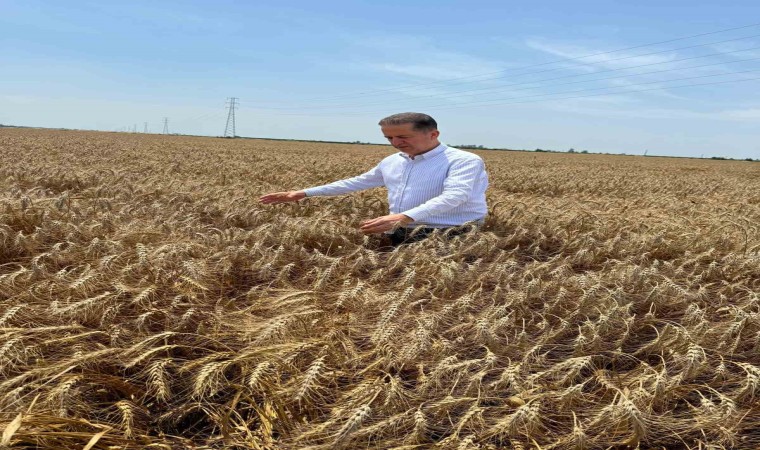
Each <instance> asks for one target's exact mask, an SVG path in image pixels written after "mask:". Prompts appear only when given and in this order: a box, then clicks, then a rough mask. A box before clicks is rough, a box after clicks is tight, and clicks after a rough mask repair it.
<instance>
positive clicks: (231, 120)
mask: <svg viewBox="0 0 760 450" xmlns="http://www.w3.org/2000/svg"><path fill="white" fill-rule="evenodd" d="M237 100H238V99H237V97H230V98H228V99H227V104H228V105H229V111H228V112H227V125H226V126H225V127H224V137H232V138H234V137H235V108H237ZM230 132H232V134H230Z"/></svg>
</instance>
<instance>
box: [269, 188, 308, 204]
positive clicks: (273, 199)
mask: <svg viewBox="0 0 760 450" xmlns="http://www.w3.org/2000/svg"><path fill="white" fill-rule="evenodd" d="M302 198H306V192H304V191H289V192H273V193H271V194H266V195H262V196H261V197H259V202H261V203H263V204H265V205H269V204H277V203H287V202H297V201H298V200H301V199H302Z"/></svg>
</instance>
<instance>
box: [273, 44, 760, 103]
mask: <svg viewBox="0 0 760 450" xmlns="http://www.w3.org/2000/svg"><path fill="white" fill-rule="evenodd" d="M757 49H760V47H752V48H747V49H743V50H735V51H731V52H719V53H711V54H708V55H702V56H692V57H689V58H681V59H675V60H670V61H663V62H656V63H647V64H639V65H636V66H629V67H622V68H619V69H607V70H601V71H598V72H594V73H588V74H573V75H563V76H561V77H552V78H544V79H540V80H534V81H523V82H519V83H508V84H503V85H499V86H492V87H489V88H479V89H467V90H463V91H454V92H451V93H449V94H446V95H429V96H426V97H425V98H436V99H451V98H454V97H462V96H472V95H485V94H493V93H496V92H504V91H520V90H526V89H533V88H536V86H529V87H526V88H521V89H502V88H505V87H510V86H525V85H535V84H536V83H541V82H544V81H554V80H561V79H566V78H576V77H586V76H591V75H598V74H601V73H610V72H620V71H623V70H630V69H637V68H641V67H650V66H658V65H663V64H672V63H676V62H683V61H688V60H693V59H701V58H708V57H711V56H717V55H725V54H730V53H741V52H746V51H750V50H757ZM758 59H760V58H748V59H740V60H734V61H721V62H717V63H710V64H702V65H698V66H690V67H677V68H673V69H664V70H656V71H651V72H643V73H635V74H631V75H619V76H613V77H603V78H593V79H590V80H579V81H571V82H567V83H556V84H553V85H550V86H545V87H552V86H563V85H567V84H578V83H590V82H593V81H604V80H612V79H618V78H627V77H633V76H642V75H652V74H656V73H664V72H674V71H678V70H689V69H697V68H704V67H710V66H717V65H723V64H736V63H740V62H747V61H757V60H758ZM478 91H483V92H480V93H478V94H473V92H478ZM418 98H419V97H418ZM402 100H407V99H406V98H404V99H402ZM388 102H389V100H384V101H378V102H370V103H367V102H363V103H361V105H360V106H367V105H380V104H388ZM357 106H358V105H357V104H355V103H344V104H339V105H321V106H303V107H300V108H265V107H264V108H260V109H271V110H292V109H331V108H341V109H342V108H353V107H357Z"/></svg>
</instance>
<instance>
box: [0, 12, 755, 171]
mask: <svg viewBox="0 0 760 450" xmlns="http://www.w3.org/2000/svg"><path fill="white" fill-rule="evenodd" d="M410 3H411V4H410ZM755 24H756V25H755ZM748 25H754V26H749V27H748ZM737 27H744V28H741V29H736V30H732V31H725V32H718V33H714V32H717V31H721V30H726V29H729V28H737ZM701 33H712V34H707V35H704V36H698V37H692V38H687V37H689V36H693V35H697V34H701ZM681 38H686V39H681ZM671 40H672V42H667V43H661V44H655V45H648V44H653V43H657V42H661V41H671ZM631 47H638V48H631ZM588 55H596V56H588ZM708 83H711V84H708ZM693 85H698V86H693ZM231 96H235V97H238V98H240V108H239V109H238V111H237V134H238V135H242V136H255V137H274V138H291V139H318V140H344V141H356V140H359V141H365V142H378V143H379V142H383V139H382V136H381V134H380V132H379V129H378V127H377V121H378V120H379V119H380V118H382V117H384V116H386V115H389V114H392V113H396V112H402V111H420V112H426V113H428V114H431V115H432V116H433V117H435V118H436V119H437V120H438V122H439V126H440V129H441V133H442V136H441V139H442V140H443V141H444V142H446V143H448V144H450V145H455V144H478V145H485V146H493V147H505V148H524V149H535V148H545V149H554V150H561V151H565V150H567V149H569V148H575V149H576V150H584V149H585V150H588V151H590V152H611V153H629V154H642V153H644V151H645V150H648V151H649V154H650V155H651V154H657V155H669V156H701V155H704V156H706V157H707V156H725V157H732V158H760V2H758V1H757V0H752V1H750V0H737V1H731V2H727V3H722V4H720V3H719V2H715V1H714V0H712V1H703V0H691V1H663V0H660V1H649V0H646V1H637V2H631V1H610V0H606V1H582V0H581V1H574V2H564V1H557V0H545V1H543V2H504V1H473V2H464V1H445V0H441V1H435V2H432V1H415V2H408V1H396V0H390V1H383V2H378V1H323V2H313V1H310V2H306V1H294V2H287V1H281V2H268V1H257V2H231V1H216V2H210V1H209V2H200V1H188V2H172V1H162V2H159V1H151V2H143V1H132V2H108V1H101V2H84V1H68V2H52V1H50V2H44V1H42V2H41V1H24V2H20V1H15V2H11V1H4V0H0V123H7V124H16V125H29V126H42V127H67V128H83V129H100V130H120V129H127V128H131V127H133V126H136V127H137V129H138V131H142V130H143V129H144V123H145V122H148V127H149V129H150V131H152V132H160V131H161V130H162V128H163V125H162V120H163V118H164V117H168V118H169V128H170V131H172V132H179V133H192V134H204V135H212V136H215V135H220V134H222V133H223V131H224V126H225V120H226V110H225V100H226V98H227V97H231Z"/></svg>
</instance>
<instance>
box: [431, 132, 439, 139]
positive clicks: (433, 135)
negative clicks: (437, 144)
mask: <svg viewBox="0 0 760 450" xmlns="http://www.w3.org/2000/svg"><path fill="white" fill-rule="evenodd" d="M440 135H441V132H440V131H438V130H433V131H432V132H431V133H430V137H432V138H433V139H438V136H440Z"/></svg>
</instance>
